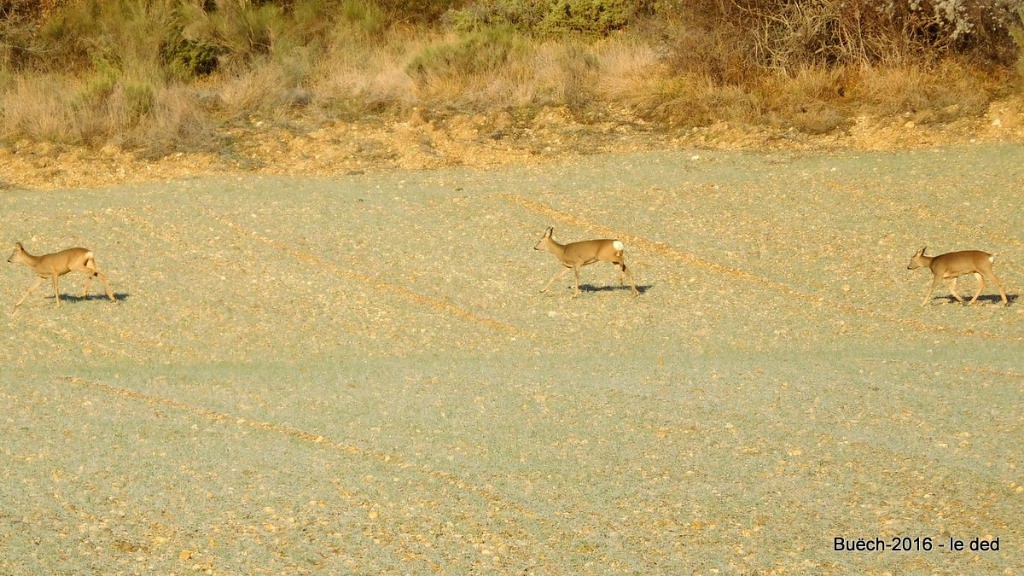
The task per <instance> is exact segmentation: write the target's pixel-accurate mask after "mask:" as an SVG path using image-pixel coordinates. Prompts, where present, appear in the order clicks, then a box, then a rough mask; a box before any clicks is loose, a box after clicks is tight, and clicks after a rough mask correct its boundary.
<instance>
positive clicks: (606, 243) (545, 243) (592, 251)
mask: <svg viewBox="0 0 1024 576" xmlns="http://www.w3.org/2000/svg"><path fill="white" fill-rule="evenodd" d="M554 232H555V229H554V228H553V227H552V228H548V229H547V231H546V232H544V235H543V236H541V238H540V242H537V245H536V246H534V247H533V249H534V250H546V251H548V252H551V253H552V254H554V255H555V258H558V261H559V262H561V264H562V266H564V267H565V268H563V269H562V270H560V271H559V272H558V273H557V274H555V275H554V276H552V277H551V280H548V283H547V284H545V285H544V288H542V289H541V292H546V291H547V289H548V287H550V286H551V283H552V282H554V281H555V280H557V279H558V278H561V277H562V276H563V275H565V273H566V272H568V271H569V270H570V269H571V270H572V271H573V273H575V275H576V286H575V291H574V292H573V294H572V297H573V298H575V297H577V296H579V295H580V268H582V267H584V266H586V265H587V264H593V263H594V262H611V263H612V264H614V265H615V267H616V268H618V270H619V284H623V285H624V282H623V274H625V276H626V278H628V279H629V285H630V287H632V288H633V296H634V297H635V296H639V295H640V292H639V291H638V290H637V289H636V284H635V283H634V282H633V274H632V273H630V271H629V270H628V269H627V268H626V259H625V256H624V255H623V248H624V247H623V244H622V241H621V240H609V239H602V240H582V241H580V242H572V243H570V244H559V243H558V242H555V239H554V238H552V237H551V235H552V234H554Z"/></svg>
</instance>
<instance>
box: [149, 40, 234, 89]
mask: <svg viewBox="0 0 1024 576" xmlns="http://www.w3.org/2000/svg"><path fill="white" fill-rule="evenodd" d="M176 40H177V41H170V42H167V43H165V44H164V45H163V47H161V50H160V52H161V57H162V59H163V61H164V63H165V64H166V65H167V66H168V67H169V68H170V70H171V73H172V74H173V75H174V76H175V77H177V78H181V79H189V78H197V77H201V76H208V75H210V74H212V73H213V72H214V71H215V70H216V69H217V62H218V60H217V57H218V54H219V53H220V51H219V50H218V49H217V47H215V46H212V45H210V44H208V43H206V42H203V41H194V40H188V39H185V38H181V37H178V38H177V39H176Z"/></svg>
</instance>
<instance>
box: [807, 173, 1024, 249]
mask: <svg viewBox="0 0 1024 576" xmlns="http://www.w3.org/2000/svg"><path fill="white" fill-rule="evenodd" d="M825 185H826V186H828V187H829V188H832V189H833V190H838V191H840V192H842V193H843V194H844V195H846V196H858V197H861V198H863V197H867V198H869V199H870V200H871V202H873V203H875V204H883V205H885V206H888V207H889V208H890V209H892V210H893V211H895V212H896V213H902V212H906V211H907V210H913V211H914V212H916V213H917V215H918V216H920V217H921V219H923V220H927V221H930V222H935V221H938V222H942V223H943V224H945V225H947V226H949V227H950V228H955V229H956V230H959V231H960V232H970V233H972V234H977V233H978V232H979V231H980V232H981V233H982V234H984V235H985V236H988V237H989V238H992V239H994V240H997V241H999V242H1003V243H1005V244H1012V245H1013V246H1016V247H1018V248H1021V247H1024V240H1021V239H1019V238H1017V237H1016V236H1009V235H1006V234H1003V233H1002V232H998V231H993V230H988V229H986V228H982V227H980V226H978V225H976V224H964V223H963V222H960V221H958V220H954V219H952V218H950V217H948V216H946V215H945V214H941V213H938V212H934V211H931V210H928V208H927V207H925V206H923V205H921V204H917V205H916V206H913V207H911V206H908V205H907V204H904V203H900V202H896V201H894V200H891V199H889V198H886V197H884V196H879V195H878V194H874V193H872V192H867V191H865V190H861V189H859V188H856V187H854V186H851V185H849V184H846V183H844V182H835V181H826V182H825Z"/></svg>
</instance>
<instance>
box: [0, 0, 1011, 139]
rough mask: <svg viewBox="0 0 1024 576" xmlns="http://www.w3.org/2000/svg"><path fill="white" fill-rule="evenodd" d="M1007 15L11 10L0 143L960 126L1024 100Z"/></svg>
mask: <svg viewBox="0 0 1024 576" xmlns="http://www.w3.org/2000/svg"><path fill="white" fill-rule="evenodd" d="M985 2H986V0H963V1H962V2H959V3H956V4H955V6H954V8H955V9H953V10H951V11H950V10H946V8H948V7H949V6H950V3H949V2H943V1H940V0H934V1H931V2H930V1H929V0H887V1H885V2H881V3H879V2H869V1H868V0H815V1H814V2H790V1H786V0H769V1H767V2H764V1H754V0H731V1H730V2H720V1H719V0H688V1H683V0H675V1H673V0H659V1H649V2H641V3H635V2H633V3H630V2H624V1H623V0H572V1H568V0H567V1H566V2H558V3H544V2H534V1H531V0H515V1H512V2H497V1H495V0H443V1H442V0H436V1H432V0H417V2H416V3H415V7H413V8H415V9H413V8H410V6H411V5H408V4H407V3H402V2H395V1H391V0H388V1H380V2H376V1H373V0H288V1H287V2H285V1H282V2H273V1H266V0H264V1H260V2H254V1H249V0H160V1H154V0H102V1H101V0H66V1H65V2H43V1H42V0H8V1H7V3H2V4H0V5H2V6H8V7H13V8H11V9H9V10H7V11H6V12H5V11H3V10H0V139H3V140H7V141H11V140H16V139H26V138H27V139H32V140H46V141H54V142H64V143H73V144H88V145H96V146H99V145H103V144H107V143H114V144H118V145H121V146H125V147H133V148H139V149H142V150H145V151H146V152H147V153H150V154H154V155H159V154H164V153H168V152H172V151H176V150H182V149H189V150H195V149H217V148H219V147H222V146H224V145H225V137H224V136H223V134H226V133H228V132H229V131H230V130H228V129H229V128H231V127H232V126H234V125H236V124H238V123H240V122H245V121H246V120H247V119H249V118H251V117H253V116H259V117H260V118H261V119H264V120H267V121H270V122H281V123H287V122H291V121H294V120H296V119H299V120H301V121H304V122H319V121H331V120H335V119H346V120H351V119H357V118H360V117H365V116H367V115H379V114H385V115H387V114H397V115H402V114H405V113H406V112H407V111H408V110H409V109H411V108H412V107H421V108H426V109H432V110H435V111H437V112H438V113H443V114H458V113H478V112H487V111H493V110H507V109H517V110H521V111H524V112H526V113H527V116H528V115H529V113H530V112H531V111H535V110H537V109H539V108H542V107H545V106H565V107H567V108H568V109H569V110H570V111H572V113H573V114H575V115H576V116H577V117H578V118H579V119H581V120H583V121H585V120H587V119H590V118H599V117H601V116H602V115H607V114H611V113H615V111H621V110H623V109H627V110H629V111H630V113H631V114H633V115H636V116H640V117H645V118H648V119H650V120H653V121H655V122H656V123H660V124H662V125H664V126H700V125H706V124H710V123H714V122H718V121H730V122H735V123H749V124H761V125H771V126H777V127H783V128H793V129H796V130H800V131H804V132H809V133H824V132H829V131H833V130H841V129H843V128H844V127H845V126H847V125H849V123H850V121H851V120H850V119H851V118H852V117H854V116H856V115H865V114H868V115H871V114H874V115H883V116H896V115H906V114H913V115H915V117H917V118H920V119H921V120H922V121H933V122H944V121H949V120H952V119H955V118H956V117H960V116H963V115H971V114H979V113H982V112H983V111H984V110H985V107H986V106H987V104H988V103H989V102H990V101H991V100H992V99H993V98H996V97H999V96H1001V95H1003V94H1005V93H1007V91H1008V90H1010V89H1012V88H1013V87H1014V86H1020V85H1021V84H1022V83H1021V82H1019V81H1018V80H1017V79H1018V78H1020V76H1021V73H1022V72H1024V65H1019V64H1018V61H1020V56H1019V55H1020V54H1021V45H1019V44H1018V43H1015V42H1014V40H1013V38H1014V37H1015V36H1014V33H1016V34H1017V36H1016V38H1018V41H1019V38H1024V32H1021V31H1020V30H1021V26H1020V16H1019V14H1018V12H1017V11H1016V9H1018V8H1019V6H1018V5H1019V4H1020V2H1019V1H1018V0H1000V2H996V3H995V4H992V3H991V2H989V3H988V4H991V5H992V6H991V9H988V10H981V9H980V8H979V7H981V6H982V5H983V4H985ZM552 7H555V8H558V10H561V12H558V13H551V12H546V10H550V9H552ZM944 7H945V8H944ZM943 10H945V11H943ZM596 14H603V16H602V17H601V19H598V18H597V17H596V16H593V15H596Z"/></svg>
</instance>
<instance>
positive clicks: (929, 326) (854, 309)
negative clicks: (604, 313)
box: [498, 192, 1021, 342]
mask: <svg viewBox="0 0 1024 576" xmlns="http://www.w3.org/2000/svg"><path fill="white" fill-rule="evenodd" d="M498 197H500V198H502V199H504V200H506V201H508V202H511V203H514V204H518V205H520V206H522V207H523V208H525V209H526V210H529V211H531V212H534V213H537V214H542V215H544V216H547V217H549V218H554V219H556V220H559V221H561V222H564V223H566V224H572V225H575V226H580V227H584V228H589V229H592V230H596V231H598V232H599V233H600V234H604V235H608V236H614V237H618V238H620V239H622V240H625V241H627V242H628V243H630V244H633V245H636V246H638V247H640V248H642V249H644V250H647V251H649V252H655V253H658V254H661V255H663V256H667V257H669V258H672V259H674V260H678V261H681V262H684V263H686V264H689V265H691V266H697V267H700V268H706V269H708V270H712V271H713V272H715V273H717V274H723V275H726V276H731V277H733V278H736V279H738V280H742V281H744V282H747V283H750V284H755V285H758V286H761V287H763V288H766V289H770V290H774V291H776V292H780V293H782V294H785V295H787V296H792V297H794V298H799V299H801V300H805V301H807V302H811V303H814V304H818V305H821V306H833V307H836V308H839V309H840V310H843V311H845V312H851V313H854V314H858V315H863V316H869V317H872V318H877V319H879V320H885V321H886V322H890V323H892V324H899V325H903V326H906V327H908V328H911V329H914V330H927V331H929V332H939V333H944V334H962V335H965V336H978V337H980V338H985V339H1002V340H1008V341H1011V342H1016V341H1020V340H1021V337H1011V336H1006V335H1003V334H997V333H994V332H986V331H981V330H974V329H971V328H967V329H963V328H953V327H950V326H945V325H942V324H933V323H930V322H924V321H922V320H917V319H914V318H906V317H902V316H895V315H892V314H886V313H884V312H878V311H876V310H873V309H871V308H865V307H863V306H858V305H856V304H850V303H849V302H840V301H836V300H832V299H830V298H826V297H825V296H821V295H818V294H814V293H812V292H805V291H803V290H800V289H798V288H794V287H793V286H790V285H789V284H786V283H784V282H779V281H778V280H772V279H771V278H766V277H764V276H760V275H758V274H755V273H753V272H749V271H747V270H743V269H741V268H734V267H732V266H728V265H726V264H722V263H721V262H715V261H713V260H707V259H705V258H701V257H700V256H697V255H696V254H693V253H692V252H687V251H686V250H681V249H679V248H676V247H674V246H671V245H669V244H666V243H664V242H657V241H654V240H651V239H649V238H645V237H643V236H638V235H635V234H628V233H623V232H620V231H618V230H615V229H614V228H610V227H608V226H604V225H601V224H598V223H597V222H593V221H591V220H588V219H586V218H584V217H582V216H576V215H574V214H569V213H568V212H563V211H561V210H558V209H556V208H552V207H551V206H548V205H547V204H544V203H542V202H538V201H536V200H530V199H528V198H524V197H522V196H518V195H516V194H511V193H507V192H506V193H501V194H498Z"/></svg>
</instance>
